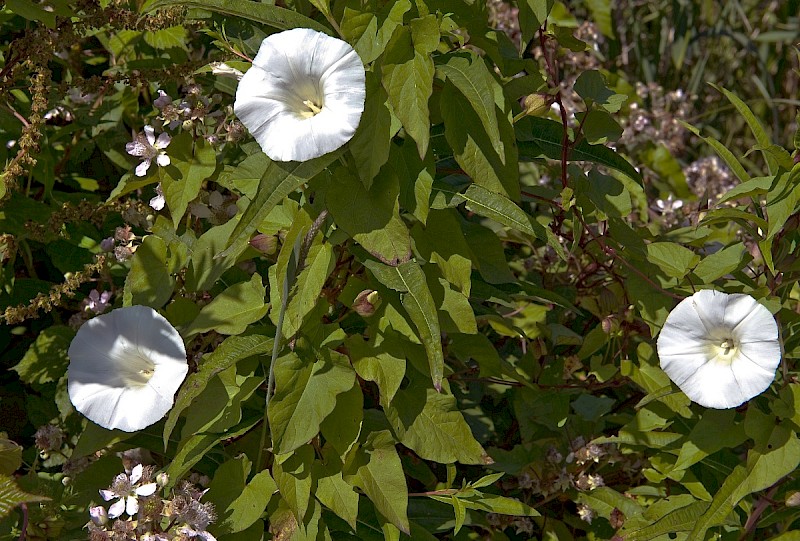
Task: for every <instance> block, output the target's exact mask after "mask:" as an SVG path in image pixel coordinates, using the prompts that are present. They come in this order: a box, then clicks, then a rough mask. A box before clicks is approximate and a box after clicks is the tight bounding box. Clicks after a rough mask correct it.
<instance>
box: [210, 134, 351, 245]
mask: <svg viewBox="0 0 800 541" xmlns="http://www.w3.org/2000/svg"><path fill="white" fill-rule="evenodd" d="M343 152H344V149H339V150H337V151H334V152H330V153H328V154H325V155H324V156H320V157H319V158H314V159H313V160H309V161H306V162H273V161H270V162H269V165H268V166H267V168H266V170H265V171H264V174H263V175H262V176H261V180H260V181H259V183H258V192H257V193H256V197H255V198H254V199H253V200H252V201H251V202H250V204H249V205H248V206H247V209H246V210H245V211H244V214H243V215H242V219H241V220H239V223H238V224H236V228H235V229H234V230H233V233H231V237H230V240H229V241H228V248H227V249H226V250H224V251H223V252H222V253H220V254H218V255H217V256H216V257H227V256H228V255H229V254H230V253H233V252H235V251H237V250H241V249H242V248H241V247H242V246H244V245H246V244H247V242H248V241H249V240H250V237H251V236H252V234H253V233H255V231H256V229H258V226H259V225H260V224H261V222H262V221H264V219H265V218H266V217H267V215H269V213H270V212H271V211H272V209H273V208H275V206H276V205H278V203H280V202H281V201H283V199H284V198H285V197H286V196H287V195H289V194H290V193H292V192H293V191H295V190H296V189H297V188H299V187H301V186H302V185H303V184H305V183H307V182H308V181H309V180H311V179H312V178H314V177H315V176H317V175H318V174H319V173H320V172H322V171H324V170H325V168H326V167H328V166H329V165H330V164H331V163H333V161H334V160H336V159H338V158H339V156H341V154H342V153H343Z"/></svg>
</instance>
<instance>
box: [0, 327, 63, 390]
mask: <svg viewBox="0 0 800 541" xmlns="http://www.w3.org/2000/svg"><path fill="white" fill-rule="evenodd" d="M74 337H75V331H73V330H72V329H71V328H69V327H64V326H60V325H56V326H53V327H47V328H45V329H43V330H42V331H41V332H40V333H39V336H37V337H36V340H35V341H34V342H33V344H31V346H30V347H29V348H28V351H26V352H25V355H23V357H22V359H21V360H20V361H19V363H17V364H16V366H14V367H13V368H12V370H14V371H15V372H16V373H17V374H19V379H20V380H22V381H24V382H25V383H27V384H39V385H41V384H44V383H52V382H54V381H58V380H59V379H60V378H61V377H62V376H63V375H64V374H65V373H66V371H67V364H68V363H69V358H68V357H67V350H68V349H69V345H70V343H71V342H72V339H73V338H74Z"/></svg>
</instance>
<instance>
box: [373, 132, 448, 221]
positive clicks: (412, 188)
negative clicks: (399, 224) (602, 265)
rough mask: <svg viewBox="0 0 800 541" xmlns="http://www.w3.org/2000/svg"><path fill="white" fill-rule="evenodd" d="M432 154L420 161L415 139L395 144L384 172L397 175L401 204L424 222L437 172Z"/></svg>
mask: <svg viewBox="0 0 800 541" xmlns="http://www.w3.org/2000/svg"><path fill="white" fill-rule="evenodd" d="M435 170H436V167H435V164H434V159H433V153H432V152H431V151H430V149H428V153H427V154H426V155H425V158H424V159H423V160H420V157H419V154H417V149H416V147H415V146H414V144H413V141H410V140H408V139H406V140H405V141H403V144H402V146H397V145H392V149H391V150H390V152H389V162H388V164H387V165H386V167H384V169H383V170H382V171H381V174H391V175H395V176H396V177H397V179H398V183H399V185H400V206H401V207H402V208H403V209H405V210H407V211H408V212H410V213H411V214H413V215H414V217H415V218H416V219H417V220H419V221H420V222H422V223H425V221H426V220H427V219H428V211H429V210H430V209H429V204H428V201H429V200H430V196H431V186H433V177H434V175H435Z"/></svg>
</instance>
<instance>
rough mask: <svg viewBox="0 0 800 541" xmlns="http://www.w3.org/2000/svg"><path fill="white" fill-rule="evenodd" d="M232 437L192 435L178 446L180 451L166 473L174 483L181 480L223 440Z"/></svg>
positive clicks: (226, 435) (225, 435) (223, 435)
mask: <svg viewBox="0 0 800 541" xmlns="http://www.w3.org/2000/svg"><path fill="white" fill-rule="evenodd" d="M230 436H231V435H230V434H192V435H190V436H188V437H187V438H185V439H184V440H182V441H181V442H180V444H179V446H178V451H177V452H176V453H175V455H174V456H173V458H172V461H171V462H170V463H169V466H167V470H166V471H167V475H169V478H170V480H171V482H173V483H174V482H176V481H177V480H179V479H181V478H182V477H183V476H184V475H186V473H188V472H189V470H191V469H192V466H194V465H195V464H197V463H198V462H200V460H201V459H202V458H203V457H204V456H205V455H206V454H207V453H208V452H209V451H210V450H211V448H212V447H214V446H215V445H216V444H217V443H218V442H219V441H220V440H221V439H222V438H225V437H230Z"/></svg>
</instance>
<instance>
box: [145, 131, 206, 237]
mask: <svg viewBox="0 0 800 541" xmlns="http://www.w3.org/2000/svg"><path fill="white" fill-rule="evenodd" d="M167 148H168V150H167V154H168V155H169V157H170V160H171V163H170V165H168V166H166V167H159V168H158V177H159V179H160V181H161V189H162V190H163V192H164V199H166V201H167V207H168V208H169V211H170V213H171V214H172V224H173V225H174V226H175V227H176V228H177V227H178V224H179V223H180V221H181V220H182V219H183V215H184V214H185V213H186V208H187V207H188V206H189V202H190V201H191V200H192V199H194V198H195V197H197V194H198V193H200V185H201V184H202V183H203V181H204V180H206V179H207V178H208V177H210V176H211V175H212V174H213V173H214V170H215V169H216V168H217V153H216V152H215V151H214V148H213V147H212V146H211V145H210V144H209V143H208V142H206V140H205V139H202V138H200V139H198V140H196V141H194V140H193V139H192V135H191V133H189V132H183V133H181V134H179V135H176V136H175V137H174V138H173V139H172V141H171V142H170V144H169V147H167Z"/></svg>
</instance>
